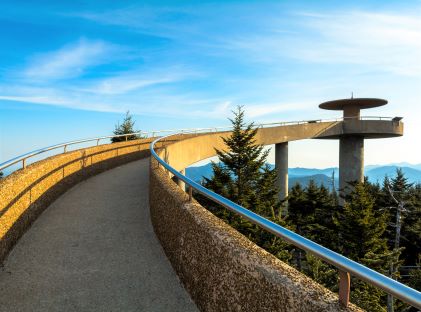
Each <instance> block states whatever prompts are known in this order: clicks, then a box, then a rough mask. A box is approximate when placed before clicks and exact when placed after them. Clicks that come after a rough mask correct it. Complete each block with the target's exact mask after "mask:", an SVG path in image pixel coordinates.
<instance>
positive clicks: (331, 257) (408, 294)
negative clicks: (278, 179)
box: [150, 135, 421, 309]
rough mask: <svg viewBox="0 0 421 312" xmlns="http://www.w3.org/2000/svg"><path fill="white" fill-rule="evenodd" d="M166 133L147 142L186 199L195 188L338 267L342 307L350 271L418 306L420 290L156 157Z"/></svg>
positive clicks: (420, 301)
mask: <svg viewBox="0 0 421 312" xmlns="http://www.w3.org/2000/svg"><path fill="white" fill-rule="evenodd" d="M170 136H172V135H167V136H164V137H161V138H158V139H156V140H154V141H153V142H152V143H151V145H150V149H151V154H152V156H153V157H154V158H155V159H156V160H157V161H158V162H159V163H160V164H161V165H162V166H163V167H164V168H165V169H167V170H168V171H170V172H171V173H172V174H173V175H174V176H176V177H177V178H178V179H180V180H182V181H183V182H184V183H185V184H187V185H188V186H189V198H190V200H192V189H194V190H195V191H197V192H199V193H200V194H202V195H203V196H206V197H207V198H209V199H210V200H212V201H214V202H216V203H218V204H220V205H222V206H224V207H225V208H227V209H229V210H231V211H232V212H234V213H237V214H238V215H240V216H242V217H244V218H246V219H247V220H249V221H250V222H252V223H253V224H256V225H258V226H261V227H262V228H264V229H265V230H267V231H269V232H271V233H272V234H274V235H276V236H277V237H280V238H282V239H284V240H286V241H287V242H289V243H291V244H293V245H294V246H296V247H298V248H301V249H303V250H305V251H307V252H310V253H312V254H314V255H316V256H317V257H319V258H321V259H323V260H324V261H326V262H328V263H329V264H331V265H333V266H335V267H336V268H338V269H339V275H340V284H339V300H340V302H341V304H343V305H345V306H347V305H348V301H349V274H352V275H353V276H356V277H358V278H360V279H361V280H363V281H366V282H368V283H370V284H372V285H374V286H376V287H378V288H380V289H382V290H384V291H385V292H387V293H389V294H391V295H393V296H394V297H396V298H398V299H400V300H402V301H404V302H406V303H408V304H410V305H412V306H414V307H416V308H418V309H421V293H420V292H418V291H417V290H415V289H412V288H410V287H408V286H406V285H404V284H402V283H399V282H398V281H395V280H393V279H391V278H389V277H387V276H385V275H383V274H380V273H378V272H376V271H374V270H372V269H369V268H368V267H366V266H364V265H362V264H359V263H357V262H355V261H353V260H351V259H348V258H346V257H344V256H342V255H341V254H338V253H336V252H334V251H332V250H330V249H328V248H326V247H323V246H321V245H319V244H317V243H315V242H313V241H311V240H309V239H307V238H305V237H303V236H301V235H298V234H296V233H294V232H292V231H290V230H288V229H286V228H284V227H282V226H280V225H279V224H276V223H274V222H272V221H269V220H268V219H266V218H264V217H262V216H260V215H258V214H256V213H254V212H252V211H250V210H248V209H246V208H244V207H242V206H240V205H238V204H236V203H234V202H232V201H230V200H229V199H227V198H225V197H223V196H221V195H219V194H216V193H214V192H212V191H210V190H208V189H207V188H205V187H204V186H202V185H200V184H199V183H197V182H195V181H193V180H192V179H190V178H188V177H186V176H184V175H183V174H181V173H180V172H178V171H177V170H176V169H174V168H173V167H171V166H170V165H169V164H167V163H166V162H165V161H164V160H163V159H162V158H160V157H159V156H158V154H157V153H156V152H155V144H156V143H157V142H159V141H161V140H165V139H167V138H168V137H170ZM344 294H345V295H344Z"/></svg>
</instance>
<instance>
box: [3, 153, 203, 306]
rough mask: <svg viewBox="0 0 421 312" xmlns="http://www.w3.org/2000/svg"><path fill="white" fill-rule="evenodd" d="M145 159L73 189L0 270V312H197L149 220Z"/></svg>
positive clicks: (146, 161)
mask: <svg viewBox="0 0 421 312" xmlns="http://www.w3.org/2000/svg"><path fill="white" fill-rule="evenodd" d="M148 162H149V159H143V160H140V161H136V162H132V163H129V164H127V165H124V166H121V167H118V168H115V169H113V170H110V171H107V172H105V173H102V174H100V175H98V176H95V177H93V178H91V179H89V180H87V181H85V182H82V183H79V184H78V185H76V186H75V187H74V188H72V189H71V190H70V191H68V192H67V193H66V194H64V195H63V196H62V197H60V198H59V199H58V200H57V201H56V202H55V203H53V204H52V205H51V206H50V207H49V208H48V209H47V210H46V211H45V212H44V213H43V214H42V215H41V216H40V217H39V219H38V220H37V221H36V222H35V223H34V224H33V226H32V227H31V228H30V229H29V230H28V232H27V233H26V234H25V235H24V236H23V237H22V238H21V240H20V241H19V242H18V244H17V245H16V246H15V248H14V249H13V250H12V252H11V253H10V255H9V257H8V259H7V260H6V262H5V263H4V267H3V268H1V269H0V311H8V312H12V311H197V308H196V306H195V305H194V303H193V302H192V301H191V299H190V297H189V295H188V294H187V292H186V291H185V290H184V288H183V287H182V286H181V284H180V282H179V280H178V278H177V276H176V274H175V273H174V271H173V269H172V267H171V266H170V263H169V262H168V260H167V258H166V256H165V254H164V252H163V250H162V248H161V246H160V244H159V242H158V240H157V238H156V237H155V234H154V232H153V228H152V225H151V223H150V218H149V206H148V183H149V182H148V179H149V178H148V175H149V172H148V166H149V163H148Z"/></svg>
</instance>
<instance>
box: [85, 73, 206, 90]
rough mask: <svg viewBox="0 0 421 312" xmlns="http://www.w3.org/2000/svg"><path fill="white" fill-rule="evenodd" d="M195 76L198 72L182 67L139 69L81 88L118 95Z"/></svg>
mask: <svg viewBox="0 0 421 312" xmlns="http://www.w3.org/2000/svg"><path fill="white" fill-rule="evenodd" d="M193 76H198V74H197V73H194V72H193V71H190V70H186V69H184V68H180V67H178V68H167V69H166V70H165V71H164V70H162V69H161V70H152V71H147V72H145V70H142V69H138V70H132V71H130V72H124V73H119V74H117V75H115V76H112V77H108V78H104V79H97V80H96V81H94V82H92V83H87V84H86V85H87V86H86V87H81V88H79V90H80V91H86V92H90V93H96V94H104V95H117V94H125V93H129V92H132V91H136V90H139V89H143V88H146V87H150V86H155V85H161V84H166V83H175V82H178V81H182V80H184V79H186V78H190V77H193Z"/></svg>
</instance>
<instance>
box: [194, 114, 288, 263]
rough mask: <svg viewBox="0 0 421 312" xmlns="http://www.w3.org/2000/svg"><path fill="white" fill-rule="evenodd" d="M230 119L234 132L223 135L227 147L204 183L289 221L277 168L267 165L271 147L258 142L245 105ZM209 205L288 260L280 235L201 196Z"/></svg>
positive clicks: (259, 211)
mask: <svg viewBox="0 0 421 312" xmlns="http://www.w3.org/2000/svg"><path fill="white" fill-rule="evenodd" d="M233 113H234V118H233V119H229V120H230V121H231V123H232V125H233V130H232V134H231V136H229V137H228V138H222V139H223V141H224V143H225V145H226V146H227V150H218V149H217V150H216V154H217V156H218V158H219V163H212V169H213V176H212V177H211V178H204V181H203V185H204V186H205V187H206V188H208V189H210V190H212V191H214V192H215V193H218V194H220V195H222V196H224V197H225V198H228V199H230V200H232V201H233V202H235V203H237V204H239V205H241V206H243V207H244V208H247V209H249V210H251V211H253V212H255V213H257V214H259V215H261V216H263V217H265V218H267V219H269V220H271V221H273V222H276V223H278V224H281V225H283V226H285V225H286V223H285V221H284V220H283V219H282V217H281V202H280V201H279V199H278V189H277V188H276V187H275V181H276V171H275V170H273V169H270V167H269V166H268V165H266V159H267V156H268V153H269V151H264V150H263V146H261V145H258V144H256V141H255V136H256V133H257V128H255V127H254V124H253V123H250V124H246V122H245V120H244V110H243V109H242V107H241V106H239V107H237V110H236V111H234V112H233ZM197 198H198V199H199V201H200V202H201V203H202V205H203V206H205V207H206V208H207V209H209V210H210V211H212V212H213V213H214V214H216V215H217V216H218V217H220V218H221V219H223V220H224V221H226V222H227V223H228V224H230V225H231V226H232V227H234V228H235V229H237V230H238V231H239V232H241V233H242V234H244V235H245V236H247V237H248V238H249V239H250V240H252V241H254V242H255V243H256V244H258V245H260V246H262V247H263V248H265V249H267V250H268V251H269V252H271V253H273V254H274V255H275V256H277V257H278V258H280V259H282V260H285V261H288V259H289V257H290V256H289V253H288V252H287V251H286V250H285V248H286V246H287V244H286V243H285V242H284V241H283V240H281V239H280V238H278V237H276V236H274V235H272V234H271V233H269V232H267V231H265V230H262V229H261V228H259V227H257V226H255V225H253V224H252V223H251V222H249V221H247V220H245V219H243V218H241V217H239V216H238V215H237V214H235V213H232V212H230V211H228V210H226V209H225V208H222V207H220V206H218V205H216V204H215V203H213V202H211V201H209V200H207V199H205V198H203V197H202V196H198V197H197Z"/></svg>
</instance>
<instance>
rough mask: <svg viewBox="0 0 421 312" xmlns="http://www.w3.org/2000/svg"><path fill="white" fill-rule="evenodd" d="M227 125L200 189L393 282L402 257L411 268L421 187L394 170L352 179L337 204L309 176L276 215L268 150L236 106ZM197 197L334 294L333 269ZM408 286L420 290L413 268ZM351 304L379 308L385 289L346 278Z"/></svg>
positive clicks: (420, 218) (420, 228)
mask: <svg viewBox="0 0 421 312" xmlns="http://www.w3.org/2000/svg"><path fill="white" fill-rule="evenodd" d="M230 120H231V119H230ZM231 122H232V124H233V132H232V135H231V136H230V137H228V138H226V139H223V140H224V142H225V144H226V146H227V150H216V152H217V155H218V158H219V160H220V162H219V163H212V168H213V176H212V177H211V178H210V179H204V181H203V184H204V186H205V187H207V188H208V189H210V190H213V191H214V192H216V193H218V194H221V195H222V196H224V197H226V198H228V199H230V200H232V201H234V202H236V203H238V204H240V205H242V206H243V207H245V208H247V209H250V210H252V211H254V212H256V213H258V214H260V215H262V216H263V217H265V218H267V219H269V220H271V221H273V222H276V223H278V224H280V225H282V226H284V227H287V228H289V229H291V230H293V231H295V232H297V233H298V234H300V235H303V236H305V237H307V238H309V239H311V240H313V241H315V242H317V243H319V244H321V245H323V246H325V247H327V248H330V249H332V250H334V251H336V252H339V253H341V254H343V255H344V256H346V257H348V258H350V259H353V260H355V261H357V262H359V263H361V264H363V265H366V266H368V267H370V268H372V269H374V270H376V271H378V272H380V273H383V274H385V275H389V276H391V277H393V278H395V279H397V280H400V274H399V267H400V265H401V264H402V263H403V262H404V263H405V265H416V263H415V262H416V258H417V255H418V254H420V252H421V239H420V237H421V186H420V185H415V186H414V185H411V184H410V183H408V182H407V179H406V178H405V176H404V174H403V172H402V171H401V170H398V171H397V173H396V177H394V178H392V179H389V178H386V179H385V181H384V183H383V185H382V186H380V185H379V184H372V183H369V182H368V181H367V179H366V180H365V181H364V182H363V183H356V182H354V183H352V185H351V187H350V189H351V192H350V193H349V194H348V195H347V196H345V204H344V206H343V207H341V206H339V205H338V194H336V192H332V193H330V192H329V190H328V189H327V188H325V187H324V186H317V185H316V183H314V181H310V183H309V185H308V186H307V187H305V188H303V187H302V186H301V185H299V184H297V185H295V186H293V187H292V189H291V190H290V192H289V196H288V215H287V216H286V217H284V216H283V215H282V214H281V210H282V203H281V202H280V201H279V200H278V198H277V193H278V190H277V189H276V187H274V185H275V181H276V173H275V171H274V170H271V169H270V168H269V167H268V166H266V165H265V162H266V158H267V156H268V152H264V150H263V147H262V146H260V145H257V144H255V139H254V137H255V135H256V132H257V130H256V129H254V128H253V124H248V125H247V124H246V123H245V122H244V111H243V110H242V109H241V107H239V108H238V109H237V111H235V112H234V118H233V119H232V120H231ZM389 188H390V189H391V190H392V192H393V194H394V195H395V197H396V199H398V200H399V201H402V202H404V203H405V205H404V206H405V209H404V211H405V213H404V214H402V218H401V223H402V231H401V234H402V235H401V239H400V245H397V244H396V243H395V242H397V239H396V237H397V236H396V227H395V224H396V220H397V219H396V218H397V216H398V214H396V212H397V211H398V210H397V207H398V206H397V204H396V201H394V200H393V199H392V197H391V196H390V191H389ZM198 199H199V201H200V202H201V203H202V204H203V205H204V206H205V207H207V209H209V210H210V211H212V212H213V213H214V214H216V215H217V216H219V217H220V218H222V219H223V220H224V221H226V222H227V223H228V224H230V225H231V226H232V227H234V228H236V229H237V230H238V231H239V232H241V233H242V234H244V235H245V236H246V237H248V238H249V239H250V240H252V241H253V242H255V243H256V244H258V245H259V246H261V247H263V248H264V249H266V250H267V251H269V252H270V253H272V254H274V255H275V256H276V257H278V258H279V259H281V260H283V261H286V262H288V263H289V264H291V265H293V266H295V267H296V268H298V269H299V270H300V271H301V272H303V273H305V274H307V275H308V276H310V277H311V278H313V279H314V280H315V281H317V282H318V283H320V284H322V285H324V286H326V287H328V288H329V289H331V290H332V291H334V292H337V291H338V273H337V270H336V268H334V267H332V266H331V265H329V264H327V263H325V262H323V261H322V260H320V259H318V258H317V257H315V256H313V255H311V254H309V253H305V252H304V251H302V250H300V249H298V248H294V247H292V246H290V245H288V244H287V243H285V242H284V241H283V240H282V239H280V238H278V237H276V236H274V235H272V234H270V233H269V232H267V231H265V230H262V229H260V228H258V227H257V226H255V225H253V224H252V223H250V222H249V221H247V220H245V219H242V218H241V217H239V216H237V215H236V214H234V213H232V212H230V211H228V210H226V209H225V208H223V207H220V206H218V205H216V204H215V203H213V202H211V201H209V200H207V199H206V198H203V197H200V196H198ZM418 265H419V264H418ZM409 284H410V286H412V287H414V288H418V289H419V288H420V284H421V270H419V269H417V270H412V271H411V272H410V278H409ZM351 301H352V302H353V303H355V304H357V305H358V306H360V307H361V308H364V309H366V310H367V311H386V294H385V293H384V292H382V291H380V290H379V289H377V288H376V287H374V286H371V285H369V284H367V283H365V282H363V281H361V280H358V279H356V278H353V277H352V280H351ZM394 307H395V311H404V310H405V309H406V308H407V306H406V305H404V304H402V303H401V302H399V301H398V300H395V304H394ZM405 311H406V310H405Z"/></svg>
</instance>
